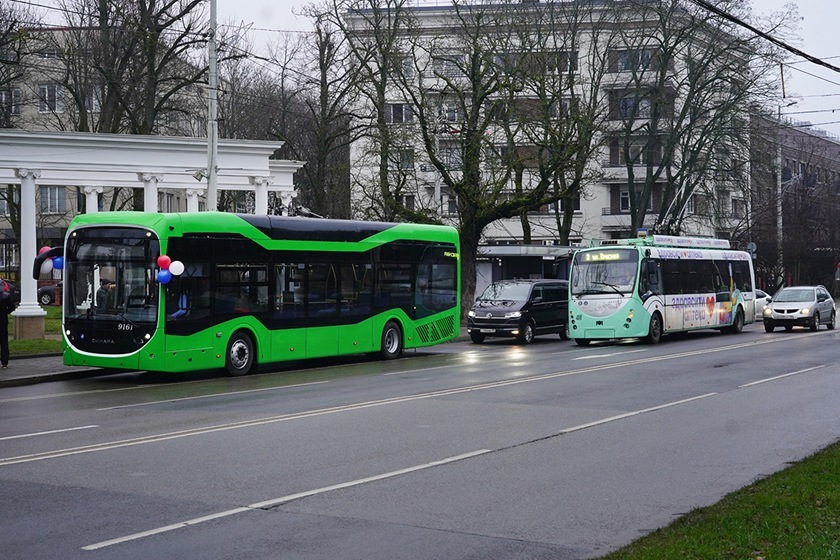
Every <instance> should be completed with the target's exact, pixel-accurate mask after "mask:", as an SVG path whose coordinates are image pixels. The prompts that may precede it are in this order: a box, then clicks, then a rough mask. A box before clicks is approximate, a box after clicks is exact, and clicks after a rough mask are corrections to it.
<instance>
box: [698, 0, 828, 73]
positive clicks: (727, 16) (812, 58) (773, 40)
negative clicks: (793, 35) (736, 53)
mask: <svg viewBox="0 0 840 560" xmlns="http://www.w3.org/2000/svg"><path fill="white" fill-rule="evenodd" d="M691 2H693V3H694V4H697V5H698V6H700V7H701V8H705V9H707V10H708V11H710V12H712V13H713V14H715V15H718V16H720V17H722V18H723V19H725V20H727V21H730V22H732V23H734V24H736V25H740V26H741V27H744V28H746V29H749V30H750V31H752V32H753V33H755V34H756V35H758V36H759V37H761V38H763V39H767V40H768V41H770V42H771V43H773V44H774V45H776V46H778V47H781V48H783V49H784V50H786V51H788V52H791V53H793V54H795V55H797V56H801V57H802V58H804V59H805V60H808V61H809V62H813V63H814V64H817V65H819V66H824V67H826V68H828V69H829V70H833V71H835V72H838V73H840V68H838V67H837V66H834V65H833V64H829V63H828V62H826V61H824V60H821V59H819V58H817V57H815V56H811V55H810V54H808V53H806V52H804V51H801V50H799V49H797V48H796V47H792V46H790V45H788V44H787V43H785V42H784V41H782V40H780V39H776V38H775V37H773V36H772V35H770V34H768V33H765V32H764V31H761V30H760V29H757V28H755V27H753V26H752V25H750V24H749V23H747V22H745V21H743V20H741V19H739V18H737V17H735V16H733V15H732V14H729V13H727V12H724V11H723V10H721V9H720V8H718V7H717V6H713V5H712V4H710V3H708V2H706V0H691Z"/></svg>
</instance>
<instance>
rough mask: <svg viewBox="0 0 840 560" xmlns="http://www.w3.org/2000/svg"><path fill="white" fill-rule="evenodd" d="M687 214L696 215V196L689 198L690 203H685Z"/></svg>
mask: <svg viewBox="0 0 840 560" xmlns="http://www.w3.org/2000/svg"><path fill="white" fill-rule="evenodd" d="M685 213H686V214H694V195H691V196H690V197H688V201H687V202H686V203H685Z"/></svg>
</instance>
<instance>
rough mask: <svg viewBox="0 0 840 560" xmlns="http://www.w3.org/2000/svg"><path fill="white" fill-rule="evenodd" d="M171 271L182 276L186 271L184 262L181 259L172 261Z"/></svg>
mask: <svg viewBox="0 0 840 560" xmlns="http://www.w3.org/2000/svg"><path fill="white" fill-rule="evenodd" d="M169 272H171V273H172V274H174V275H175V276H180V275H181V274H182V273H183V272H184V263H182V262H181V261H172V263H171V264H170V265H169Z"/></svg>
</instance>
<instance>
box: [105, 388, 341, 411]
mask: <svg viewBox="0 0 840 560" xmlns="http://www.w3.org/2000/svg"><path fill="white" fill-rule="evenodd" d="M324 383H329V381H311V382H309V383H296V384H294V385H278V386H277V387H261V388H260V389H245V390H242V391H229V392H227V393H212V394H209V395H195V396H192V397H179V398H176V399H166V400H162V401H148V402H142V403H133V404H121V405H117V406H108V407H105V408H95V409H94V410H96V411H102V410H117V409H120V408H134V407H137V406H151V405H156V404H165V403H173V402H181V401H191V400H195V399H210V398H213V397H227V396H230V395H243V394H246V393H259V392H262V391H277V390H279V389H291V388H292V387H306V386H309V385H322V384H324Z"/></svg>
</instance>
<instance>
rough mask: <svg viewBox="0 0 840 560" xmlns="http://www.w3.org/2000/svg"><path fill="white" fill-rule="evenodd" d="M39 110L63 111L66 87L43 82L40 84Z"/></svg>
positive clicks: (48, 111) (45, 111) (49, 111)
mask: <svg viewBox="0 0 840 560" xmlns="http://www.w3.org/2000/svg"><path fill="white" fill-rule="evenodd" d="M38 98H39V105H38V112H40V113H63V112H64V88H62V87H61V86H60V85H58V84H41V85H39V86H38Z"/></svg>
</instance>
